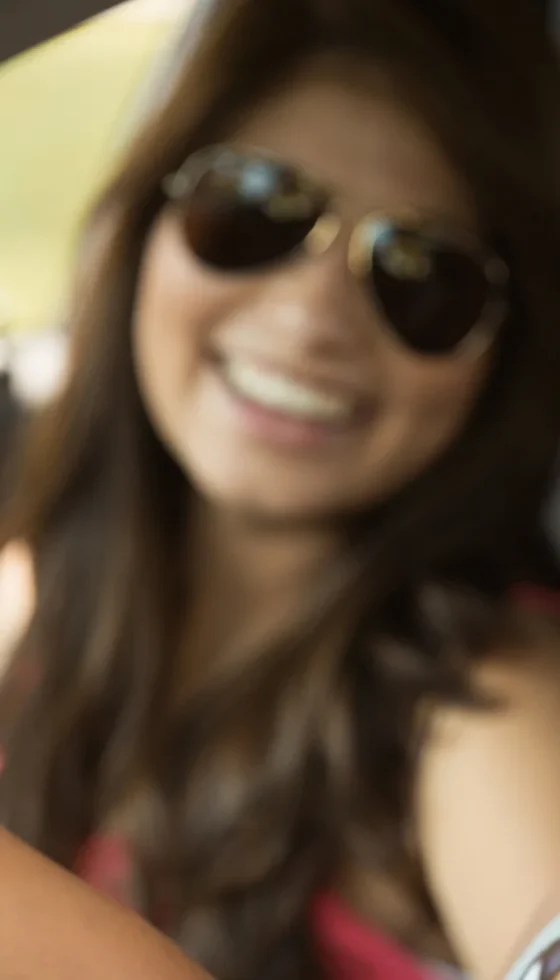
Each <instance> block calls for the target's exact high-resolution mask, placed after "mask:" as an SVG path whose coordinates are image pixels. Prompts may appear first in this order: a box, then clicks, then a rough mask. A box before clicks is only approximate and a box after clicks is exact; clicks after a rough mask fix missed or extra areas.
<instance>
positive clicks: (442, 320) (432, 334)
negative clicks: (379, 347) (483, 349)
mask: <svg viewBox="0 0 560 980" xmlns="http://www.w3.org/2000/svg"><path fill="white" fill-rule="evenodd" d="M372 279H373V288H374V290H375V295H376V298H377V301H378V302H379V304H380V306H381V307H382V310H383V313H384V314H385V316H386V318H387V320H388V321H389V322H390V324H391V327H392V328H393V330H394V331H395V332H396V333H397V334H398V335H399V337H400V338H401V340H402V341H403V342H404V343H406V344H407V345H408V346H409V347H411V348H412V349H413V350H415V351H417V352H418V353H421V354H434V355H437V354H445V353H449V352H451V351H452V350H453V349H454V348H456V347H457V346H458V345H459V344H460V343H461V342H462V341H463V340H464V339H465V338H466V337H467V335H468V334H469V332H470V331H471V330H472V329H473V327H475V326H476V325H477V324H478V323H479V322H480V320H481V317H482V316H483V313H484V309H485V307H486V304H487V302H488V301H489V299H490V298H491V291H492V290H491V286H490V284H489V282H488V280H487V278H486V275H485V272H484V269H483V267H482V264H481V263H480V262H478V261H477V259H476V258H475V257H474V256H471V255H469V254H468V253H467V252H462V251H460V249H459V247H458V246H456V245H454V244H451V243H445V242H443V241H441V240H437V239H435V238H433V237H432V236H431V235H428V234H427V233H424V232H420V231H418V230H416V229H412V230H411V229H408V228H400V227H398V226H396V225H394V224H391V223H387V225H386V226H385V227H384V228H383V229H382V230H381V232H380V233H379V234H378V236H377V238H376V242H375V246H374V249H373V263H372Z"/></svg>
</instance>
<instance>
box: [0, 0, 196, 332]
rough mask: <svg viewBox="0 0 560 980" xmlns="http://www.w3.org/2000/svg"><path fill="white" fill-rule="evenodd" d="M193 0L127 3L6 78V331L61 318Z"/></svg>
mask: <svg viewBox="0 0 560 980" xmlns="http://www.w3.org/2000/svg"><path fill="white" fill-rule="evenodd" d="M187 6H188V0H129V2H128V3H126V4H123V5H122V6H121V7H120V8H116V9H115V10H113V11H111V12H109V13H107V14H105V15H103V16H101V17H98V18H96V19H95V20H93V21H91V22H90V23H88V24H86V25H84V26H82V27H80V28H78V29H77V30H75V31H73V32H71V33H70V34H68V35H65V36H64V37H62V38H59V39H56V40H54V41H52V42H50V43H48V44H46V45H43V46H42V47H40V48H38V49H37V50H35V51H32V52H28V53H26V54H25V55H23V56H21V57H20V58H17V59H15V60H14V61H13V62H10V63H9V64H8V65H7V66H5V67H4V68H3V69H2V70H1V72H0V133H2V152H1V153H0V330H6V329H14V330H17V331H22V330H25V331H28V330H34V329H40V328H43V327H49V326H51V325H52V324H53V322H56V321H57V319H59V318H60V316H61V314H62V311H63V310H64V303H65V294H66V291H67V286H68V280H69V275H70V274H71V268H72V261H73V253H74V249H75V244H76V236H77V233H78V230H79V227H80V224H81V220H82V218H83V215H84V212H85V210H86V208H87V206H88V203H89V202H90V201H91V199H92V197H93V196H94V195H95V194H96V192H97V191H98V190H99V187H100V185H101V184H102V182H103V179H104V176H105V175H106V172H107V170H108V168H109V167H110V164H111V162H112V160H113V155H114V154H115V153H116V151H117V149H118V146H119V136H120V135H121V134H122V130H123V127H125V126H126V124H127V118H128V119H130V113H132V112H133V111H134V108H135V105H136V102H137V100H138V98H139V97H140V94H141V92H142V85H143V83H144V81H145V78H146V76H147V74H148V72H149V69H150V66H151V64H152V62H153V61H154V60H155V58H156V57H157V56H158V54H159V53H160V52H163V51H164V49H165V46H166V44H167V43H169V42H170V40H171V36H172V34H173V32H174V31H176V29H177V23H178V19H179V18H180V16H181V14H182V12H183V11H184V10H185V9H186V8H187Z"/></svg>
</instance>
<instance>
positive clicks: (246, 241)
mask: <svg viewBox="0 0 560 980" xmlns="http://www.w3.org/2000/svg"><path fill="white" fill-rule="evenodd" d="M163 190H164V193H165V194H166V196H167V198H168V200H169V201H171V202H173V204H174V205H175V206H176V209H177V215H178V218H179V222H180V227H181V231H182V234H183V236H184V239H185V242H186V244H187V245H188V247H189V249H190V250H191V252H192V253H193V255H194V256H195V257H196V259H197V260H198V261H199V262H201V263H202V264H204V265H205V266H207V267H208V268H210V269H213V270H215V271H216V272H219V273H221V274H225V275H239V274H243V273H245V274H246V273H253V272H258V271H261V270H265V269H266V268H267V267H269V266H271V265H273V264H275V263H279V262H284V261H288V260H292V261H293V260H295V259H297V258H301V257H304V256H308V257H313V256H319V255H322V254H323V253H324V252H325V251H326V250H327V249H328V248H330V246H331V245H332V244H333V242H334V241H335V239H336V238H337V237H338V235H339V234H341V232H342V229H343V218H342V217H341V216H340V215H339V213H338V211H337V208H336V195H335V194H333V193H332V192H330V191H329V190H328V189H327V188H326V187H325V186H324V185H322V184H321V183H320V182H319V181H318V180H316V179H315V178H314V177H312V176H311V175H309V174H307V173H306V172H305V171H304V170H302V169H300V168H299V167H295V166H292V165H291V164H287V163H284V162H283V161H282V160H279V159H277V158H276V157H275V156H272V155H269V154H267V153H263V152H262V151H259V150H253V149H249V148H247V149H246V148H244V147H238V146H233V145H229V146H228V145H221V146H212V147H210V148H208V149H204V150H201V151H199V152H196V153H194V154H193V155H192V156H190V157H189V158H188V159H187V161H186V162H185V163H184V164H183V166H182V167H181V168H180V169H179V170H178V171H177V172H176V173H174V174H172V175H170V176H169V177H167V178H166V179H165V180H164V183H163ZM348 263H349V268H350V270H351V271H352V273H354V274H355V275H356V276H357V277H358V279H359V280H360V281H361V282H362V283H363V284H364V285H365V287H366V288H367V291H368V293H369V296H370V298H371V300H372V302H373V304H374V306H375V308H376V309H377V310H378V311H380V312H381V314H382V317H381V319H382V322H383V323H384V326H385V327H386V328H389V329H390V330H391V332H392V334H393V335H394V337H396V338H397V339H398V340H399V341H400V343H401V344H404V345H405V346H406V347H407V348H408V349H409V350H411V351H414V352H415V353H417V354H422V355H432V356H436V355H449V354H455V353H457V352H459V351H462V350H463V349H464V347H465V345H467V344H470V343H471V342H472V341H473V340H474V341H475V342H476V343H480V342H482V344H483V345H486V344H489V343H490V342H491V340H492V338H493V337H494V335H495V333H496V331H497V329H498V328H499V327H500V325H501V324H502V322H503V320H504V318H505V315H506V311H507V299H506V294H507V285H508V279H509V273H508V269H507V266H506V264H505V263H504V262H503V260H502V259H501V258H500V257H499V256H498V255H497V254H495V253H494V252H493V251H492V250H491V249H490V248H488V247H487V246H485V245H484V244H483V243H482V242H480V241H479V240H478V239H477V238H476V237H475V236H473V235H470V234H469V233H467V232H463V231H461V230H458V229H456V228H453V227H450V226H449V225H448V223H446V222H444V221H442V220H439V219H438V218H436V217H432V216H430V215H421V214H418V213H415V212H413V211H407V212H404V213H402V214H398V215H397V214H387V213H382V212H373V213H371V214H369V215H367V216H366V217H364V218H363V219H362V220H360V221H359V222H357V223H356V225H355V227H354V229H353V232H352V235H351V238H350V245H349V250H348Z"/></svg>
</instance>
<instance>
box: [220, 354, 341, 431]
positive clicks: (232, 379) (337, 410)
mask: <svg viewBox="0 0 560 980" xmlns="http://www.w3.org/2000/svg"><path fill="white" fill-rule="evenodd" d="M224 373H225V376H226V379H227V381H228V383H229V384H230V385H231V387H232V388H234V389H235V390H236V391H237V392H238V393H239V394H240V395H242V396H243V397H244V398H247V399H249V400H250V401H252V402H255V403H256V404H258V405H262V406H263V407H264V408H271V409H275V410H277V411H279V412H282V413H283V414H284V415H290V416H292V417H294V418H299V419H305V420H306V421H312V422H344V421H345V420H347V419H348V418H349V417H350V416H351V415H352V413H353V411H354V408H355V404H354V402H353V401H350V400H349V399H348V398H342V397H339V396H336V395H326V394H325V393H324V392H321V391H317V389H315V388H309V387H308V386H307V385H303V384H301V382H299V381H295V380H294V379H293V378H290V377H288V376H286V375H285V374H276V373H275V372H272V371H267V370H265V369H264V368H262V367H259V366H257V365H256V364H254V363H250V362H248V361H241V360H231V361H227V362H226V363H225V364H224Z"/></svg>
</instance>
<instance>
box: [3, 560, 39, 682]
mask: <svg viewBox="0 0 560 980" xmlns="http://www.w3.org/2000/svg"><path fill="white" fill-rule="evenodd" d="M34 607H35V576H34V570H33V559H32V555H31V552H30V551H29V549H28V547H27V546H26V545H25V544H24V543H22V542H20V541H14V542H12V543H11V544H9V545H7V546H6V548H4V550H3V551H2V552H0V677H1V676H2V675H3V674H4V673H5V671H6V670H7V668H8V666H9V663H10V659H11V654H12V652H13V651H14V649H15V647H16V645H17V643H18V642H19V640H20V639H21V637H22V636H23V634H24V632H25V630H26V628H27V626H28V624H29V621H30V619H31V616H32V615H33V610H34Z"/></svg>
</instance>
